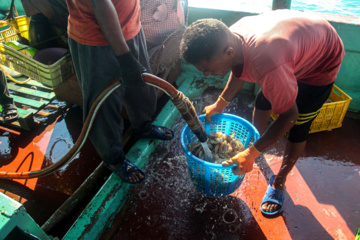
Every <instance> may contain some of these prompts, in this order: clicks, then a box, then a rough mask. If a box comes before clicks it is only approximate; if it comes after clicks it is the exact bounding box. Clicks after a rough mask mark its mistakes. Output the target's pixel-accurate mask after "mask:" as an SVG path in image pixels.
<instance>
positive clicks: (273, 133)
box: [222, 103, 299, 175]
mask: <svg viewBox="0 0 360 240" xmlns="http://www.w3.org/2000/svg"><path fill="white" fill-rule="evenodd" d="M298 115H299V112H298V108H297V105H296V103H294V105H293V106H292V107H291V108H290V109H288V110H287V111H286V112H284V113H282V114H280V115H279V117H278V118H277V119H276V120H275V121H274V122H273V123H272V124H271V125H270V126H269V128H268V129H267V130H266V131H265V132H264V134H263V135H262V136H261V137H260V138H259V140H257V141H256V142H255V143H254V144H253V145H252V146H250V147H248V148H247V149H245V151H242V152H240V153H238V154H237V155H236V156H234V157H232V158H231V159H230V160H228V161H224V162H223V163H222V165H223V166H231V165H233V164H236V165H237V166H238V167H237V168H236V169H235V170H234V173H235V174H237V175H242V174H245V173H247V172H250V171H251V170H252V169H253V165H254V162H255V158H256V157H257V156H259V154H260V152H263V151H264V150H265V149H266V148H268V147H270V146H271V145H272V144H273V143H275V142H276V141H277V140H279V139H280V138H282V137H283V136H284V135H285V134H286V133H287V132H288V131H289V129H290V128H291V127H292V126H294V124H295V122H296V120H297V118H298Z"/></svg>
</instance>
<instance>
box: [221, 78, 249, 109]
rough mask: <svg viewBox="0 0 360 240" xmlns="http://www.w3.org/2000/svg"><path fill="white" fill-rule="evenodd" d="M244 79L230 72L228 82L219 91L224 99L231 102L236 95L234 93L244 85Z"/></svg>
mask: <svg viewBox="0 0 360 240" xmlns="http://www.w3.org/2000/svg"><path fill="white" fill-rule="evenodd" d="M244 83H245V81H244V80H241V79H239V78H236V77H235V76H234V75H233V73H232V72H231V73H230V76H229V79H228V82H227V84H226V86H225V88H224V90H223V91H222V93H221V95H220V96H221V97H223V98H224V99H225V100H226V101H228V102H231V100H232V99H233V98H234V97H235V96H236V94H237V93H238V92H239V91H240V90H241V88H242V87H243V86H244Z"/></svg>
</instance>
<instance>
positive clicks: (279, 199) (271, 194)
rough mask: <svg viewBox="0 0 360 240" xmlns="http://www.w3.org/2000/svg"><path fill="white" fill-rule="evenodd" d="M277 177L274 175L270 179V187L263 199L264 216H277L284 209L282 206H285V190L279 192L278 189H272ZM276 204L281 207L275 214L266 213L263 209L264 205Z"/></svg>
mask: <svg viewBox="0 0 360 240" xmlns="http://www.w3.org/2000/svg"><path fill="white" fill-rule="evenodd" d="M275 177H276V175H273V176H272V177H271V179H270V182H269V185H268V187H267V189H266V192H265V195H264V197H263V199H262V202H261V204H260V210H261V212H262V213H263V214H264V215H269V216H270V215H271V216H273V215H275V214H278V213H279V212H280V211H281V209H282V205H283V202H284V191H283V190H278V189H275V188H273V187H272V185H273V183H274V180H275ZM266 202H268V203H276V204H278V205H280V208H279V209H278V210H276V211H274V212H266V211H264V210H263V209H262V205H263V204H264V203H266Z"/></svg>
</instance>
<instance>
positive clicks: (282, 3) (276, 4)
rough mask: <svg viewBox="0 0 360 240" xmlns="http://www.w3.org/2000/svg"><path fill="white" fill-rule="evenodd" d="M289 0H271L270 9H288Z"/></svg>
mask: <svg viewBox="0 0 360 240" xmlns="http://www.w3.org/2000/svg"><path fill="white" fill-rule="evenodd" d="M290 6H291V0H273V3H272V10H276V9H290Z"/></svg>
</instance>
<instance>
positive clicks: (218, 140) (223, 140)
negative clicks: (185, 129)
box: [188, 132, 245, 164]
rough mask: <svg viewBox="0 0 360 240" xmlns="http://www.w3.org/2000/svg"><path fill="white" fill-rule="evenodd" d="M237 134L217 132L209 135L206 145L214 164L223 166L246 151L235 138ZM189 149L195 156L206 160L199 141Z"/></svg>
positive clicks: (189, 145) (191, 144)
mask: <svg viewBox="0 0 360 240" xmlns="http://www.w3.org/2000/svg"><path fill="white" fill-rule="evenodd" d="M235 134H236V133H235V132H234V133H233V134H231V135H226V134H224V133H222V132H216V133H214V134H209V135H208V139H207V141H206V143H207V145H208V146H209V149H210V151H211V153H212V156H213V158H214V163H217V164H221V163H222V162H223V161H226V160H229V159H230V158H232V157H234V156H235V155H236V154H238V153H239V152H242V151H244V150H245V147H244V144H243V143H242V142H241V141H239V140H238V139H237V138H236V137H235ZM188 149H189V151H190V152H191V153H192V154H193V155H195V156H196V157H198V158H200V159H202V160H204V159H203V157H204V156H205V154H204V149H203V147H202V145H201V143H200V142H199V141H196V142H191V143H189V144H188Z"/></svg>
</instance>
